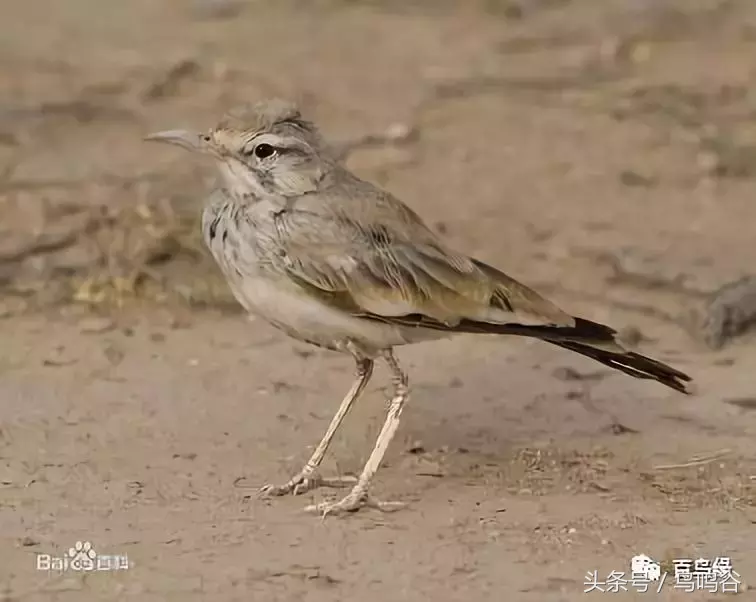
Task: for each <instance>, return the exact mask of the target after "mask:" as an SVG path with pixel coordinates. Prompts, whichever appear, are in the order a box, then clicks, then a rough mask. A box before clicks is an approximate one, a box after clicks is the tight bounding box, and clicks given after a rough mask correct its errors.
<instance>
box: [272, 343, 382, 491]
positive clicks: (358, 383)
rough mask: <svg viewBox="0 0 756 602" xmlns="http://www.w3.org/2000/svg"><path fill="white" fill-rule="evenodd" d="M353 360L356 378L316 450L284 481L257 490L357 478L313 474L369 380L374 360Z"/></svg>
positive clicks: (305, 487)
mask: <svg viewBox="0 0 756 602" xmlns="http://www.w3.org/2000/svg"><path fill="white" fill-rule="evenodd" d="M355 361H356V363H357V374H356V378H355V381H354V383H353V384H352V388H351V389H349V392H348V393H347V394H346V396H345V397H344V400H343V401H342V402H341V405H340V406H339V409H338V411H337V412H336V415H335V416H334V417H333V420H331V424H329V425H328V430H326V432H325V435H323V439H322V440H321V441H320V443H319V444H318V446H317V447H316V448H315V451H314V452H313V454H312V456H311V457H310V459H309V460H308V461H307V463H306V464H305V465H304V468H302V470H300V471H299V472H298V473H297V474H296V475H294V476H293V477H292V478H291V479H289V481H288V482H286V483H284V484H283V485H265V486H264V487H262V489H261V490H260V493H261V494H262V495H266V496H267V495H286V494H287V493H294V495H298V494H300V493H304V492H305V491H308V490H310V489H314V488H315V487H320V486H324V487H339V486H343V485H348V484H350V483H354V482H355V480H356V479H355V478H354V477H347V476H342V477H331V478H322V477H320V476H318V475H317V474H316V470H317V469H318V467H319V466H320V463H321V462H322V461H323V456H325V453H326V451H327V450H328V446H329V445H330V444H331V440H332V439H333V436H334V435H335V434H336V431H337V430H338V428H339V426H341V422H342V421H343V420H344V417H345V416H346V415H347V413H348V412H349V409H350V408H351V407H352V404H353V403H354V402H355V401H357V398H358V397H359V396H360V394H361V393H362V391H363V390H364V389H365V386H366V385H367V384H368V381H369V380H370V377H371V376H372V374H373V365H374V364H375V362H374V361H373V360H372V359H367V358H363V357H359V356H355Z"/></svg>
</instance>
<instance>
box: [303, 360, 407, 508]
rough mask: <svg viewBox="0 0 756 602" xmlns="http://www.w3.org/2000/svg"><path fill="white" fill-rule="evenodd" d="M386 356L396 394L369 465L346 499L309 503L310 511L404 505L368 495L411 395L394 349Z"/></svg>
mask: <svg viewBox="0 0 756 602" xmlns="http://www.w3.org/2000/svg"><path fill="white" fill-rule="evenodd" d="M383 358H384V359H385V360H386V363H387V364H388V366H389V368H390V369H391V372H392V380H393V383H394V396H393V397H392V399H391V402H390V404H389V409H388V413H387V415H386V421H385V422H384V423H383V428H382V429H381V432H380V434H379V435H378V439H377V440H376V442H375V447H374V448H373V451H372V452H371V454H370V457H369V458H368V460H367V462H366V463H365V467H364V468H363V469H362V474H361V475H360V478H359V480H358V481H357V484H356V485H355V486H354V488H353V489H352V491H350V492H349V494H347V495H346V496H345V497H344V498H343V499H341V500H340V501H338V502H323V503H321V504H314V505H311V506H307V507H306V508H305V510H306V511H307V512H318V513H320V514H322V515H323V516H324V517H325V516H326V515H327V514H337V513H339V512H349V511H354V510H357V509H359V508H360V507H362V506H370V507H373V508H378V509H380V510H394V509H397V508H400V507H402V506H404V504H402V503H401V502H379V501H378V500H374V499H372V498H370V496H369V495H368V488H369V487H370V481H371V480H372V478H373V476H374V475H375V473H376V472H377V471H378V467H379V466H380V464H381V462H382V461H383V456H384V455H385V454H386V450H387V449H388V446H389V444H390V443H391V440H392V439H393V437H394V435H395V434H396V429H397V428H398V427H399V418H400V417H401V415H402V410H403V409H404V404H405V402H406V401H407V397H408V395H409V388H408V384H407V375H406V374H405V373H404V372H403V371H402V369H401V368H400V367H399V364H398V362H397V361H396V358H394V356H393V354H392V353H391V351H385V352H384V353H383Z"/></svg>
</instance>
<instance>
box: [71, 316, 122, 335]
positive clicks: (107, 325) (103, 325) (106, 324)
mask: <svg viewBox="0 0 756 602" xmlns="http://www.w3.org/2000/svg"><path fill="white" fill-rule="evenodd" d="M114 328H115V322H113V320H111V319H110V318H105V317H93V318H84V319H83V320H82V321H81V322H79V331H80V332H82V333H84V334H98V333H101V332H108V331H110V330H113V329H114Z"/></svg>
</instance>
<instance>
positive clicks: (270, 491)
mask: <svg viewBox="0 0 756 602" xmlns="http://www.w3.org/2000/svg"><path fill="white" fill-rule="evenodd" d="M356 481H357V479H356V478H355V477H352V476H339V477H321V476H319V475H317V474H314V473H311V474H305V473H300V474H298V475H296V476H295V477H293V478H291V479H289V481H287V482H286V483H284V484H283V485H264V486H263V487H261V488H260V497H277V496H281V495H287V494H289V493H291V494H293V495H301V494H303V493H306V492H307V491H311V490H313V489H316V488H318V487H346V486H347V485H353V484H354V483H355V482H356Z"/></svg>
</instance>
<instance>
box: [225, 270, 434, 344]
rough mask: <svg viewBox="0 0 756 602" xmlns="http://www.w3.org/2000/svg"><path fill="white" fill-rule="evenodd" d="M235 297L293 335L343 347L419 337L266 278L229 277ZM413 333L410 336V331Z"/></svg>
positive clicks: (252, 311) (406, 330)
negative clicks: (351, 312)
mask: <svg viewBox="0 0 756 602" xmlns="http://www.w3.org/2000/svg"><path fill="white" fill-rule="evenodd" d="M229 284H230V285H231V288H232V291H233V293H234V295H235V296H236V299H237V300H238V301H239V303H241V304H242V305H243V306H244V308H245V309H246V310H247V311H249V312H250V313H251V314H254V315H257V316H260V317H261V318H263V319H265V320H267V321H268V322H270V323H271V324H273V325H274V326H276V327H278V328H280V329H282V330H284V331H285V332H286V333H287V334H289V335H290V336H293V337H295V338H298V339H301V340H304V341H308V342H311V343H315V344H317V345H322V346H325V347H331V348H339V349H344V346H345V344H346V343H347V341H354V342H357V343H360V344H362V345H363V346H365V347H368V348H372V349H376V350H378V349H385V348H388V347H393V346H395V345H403V344H406V343H409V342H412V341H413V340H422V339H425V338H432V337H428V334H429V333H425V336H421V332H420V331H418V330H417V329H411V330H408V329H405V328H402V327H400V326H394V325H390V324H385V323H381V322H373V321H370V320H364V319H360V318H356V317H353V316H350V315H349V314H347V313H344V312H341V311H339V310H337V309H335V308H333V307H330V306H328V305H326V304H324V303H322V302H321V301H319V300H317V299H313V298H312V297H309V296H307V294H306V293H305V292H304V291H301V290H300V289H298V288H297V287H296V285H294V284H288V283H286V282H282V281H276V280H272V279H270V278H266V277H262V276H260V277H255V278H244V279H238V278H237V279H232V280H230V282H229ZM413 331H414V334H415V336H414V337H413V336H411V334H412V333H413Z"/></svg>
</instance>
